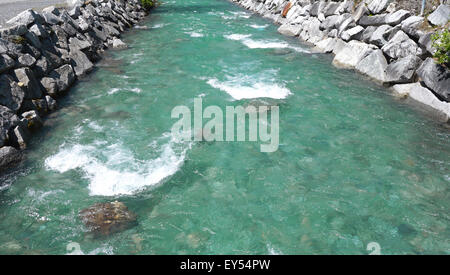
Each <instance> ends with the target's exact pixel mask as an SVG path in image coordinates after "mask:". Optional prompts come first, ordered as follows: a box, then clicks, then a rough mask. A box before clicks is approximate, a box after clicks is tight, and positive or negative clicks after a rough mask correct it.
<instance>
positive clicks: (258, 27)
mask: <svg viewBox="0 0 450 275" xmlns="http://www.w3.org/2000/svg"><path fill="white" fill-rule="evenodd" d="M268 26H269V25H268V24H266V25H256V24H252V25H249V27H250V28H253V29H257V30H261V29H265V28H267V27H268Z"/></svg>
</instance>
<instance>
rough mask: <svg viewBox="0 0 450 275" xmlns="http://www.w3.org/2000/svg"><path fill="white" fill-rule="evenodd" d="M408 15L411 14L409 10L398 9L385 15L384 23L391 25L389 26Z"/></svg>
mask: <svg viewBox="0 0 450 275" xmlns="http://www.w3.org/2000/svg"><path fill="white" fill-rule="evenodd" d="M410 16H411V13H410V12H409V11H406V10H398V11H396V12H394V13H391V14H388V15H387V16H386V24H388V25H391V26H396V25H398V24H400V23H401V22H402V21H403V20H405V19H406V18H408V17H410Z"/></svg>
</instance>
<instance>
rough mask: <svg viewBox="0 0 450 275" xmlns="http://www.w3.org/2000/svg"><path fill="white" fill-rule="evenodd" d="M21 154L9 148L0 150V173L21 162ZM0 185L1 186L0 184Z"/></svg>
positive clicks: (5, 147)
mask: <svg viewBox="0 0 450 275" xmlns="http://www.w3.org/2000/svg"><path fill="white" fill-rule="evenodd" d="M22 157H23V154H22V152H21V151H20V150H17V149H16V148H14V147H11V146H4V147H1V148H0V171H2V170H4V169H7V168H10V167H12V166H13V165H15V164H17V163H19V162H20V161H21V160H22ZM0 185H1V184H0Z"/></svg>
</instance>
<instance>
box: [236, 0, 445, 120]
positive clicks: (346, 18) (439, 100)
mask: <svg viewBox="0 0 450 275" xmlns="http://www.w3.org/2000/svg"><path fill="white" fill-rule="evenodd" d="M232 1H234V2H236V3H238V4H239V5H241V6H243V7H245V8H246V9H248V10H251V11H253V12H256V13H258V14H260V15H262V16H263V17H266V18H269V19H272V20H273V21H275V22H276V23H277V24H280V25H281V26H280V27H279V29H278V31H279V32H280V33H282V34H284V35H288V36H297V37H299V39H300V40H302V41H304V42H307V43H310V44H312V45H313V46H314V49H315V50H316V51H319V52H323V53H333V54H334V55H335V57H334V60H333V64H334V65H335V66H338V67H342V68H347V69H354V70H356V71H358V72H360V73H362V74H364V75H366V76H368V77H370V78H372V79H373V80H375V81H378V82H380V83H383V84H385V85H388V86H393V88H392V90H393V91H394V93H395V94H397V95H398V96H401V97H405V98H409V99H412V100H413V101H415V102H419V103H421V104H422V105H423V106H424V107H426V109H428V110H430V111H432V112H433V113H435V114H437V117H438V118H439V120H442V121H444V122H449V120H450V103H449V102H450V70H449V69H448V67H446V66H444V65H439V64H437V63H436V62H435V61H434V59H433V58H432V56H433V54H434V52H435V49H434V48H433V46H432V39H431V37H432V35H433V33H434V32H435V31H436V30H437V29H441V30H442V29H445V28H447V29H448V28H450V27H449V26H450V24H449V19H450V6H449V5H448V4H441V5H439V6H438V7H437V8H436V9H435V10H434V12H432V13H431V14H429V15H428V16H427V18H425V17H421V16H417V15H414V14H413V13H412V12H410V11H409V10H404V9H397V8H396V4H395V3H396V1H392V0H358V1H353V0H343V1H318V0H291V1H287V0H232ZM441 2H445V1H441ZM356 3H357V4H356ZM394 85H395V86H394Z"/></svg>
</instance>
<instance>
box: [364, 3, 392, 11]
mask: <svg viewBox="0 0 450 275" xmlns="http://www.w3.org/2000/svg"><path fill="white" fill-rule="evenodd" d="M390 2H391V0H372V1H371V2H370V3H369V5H367V8H368V9H369V11H370V12H371V13H373V14H378V13H381V12H383V11H385V10H386V9H387V7H388V6H389V3H390Z"/></svg>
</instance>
